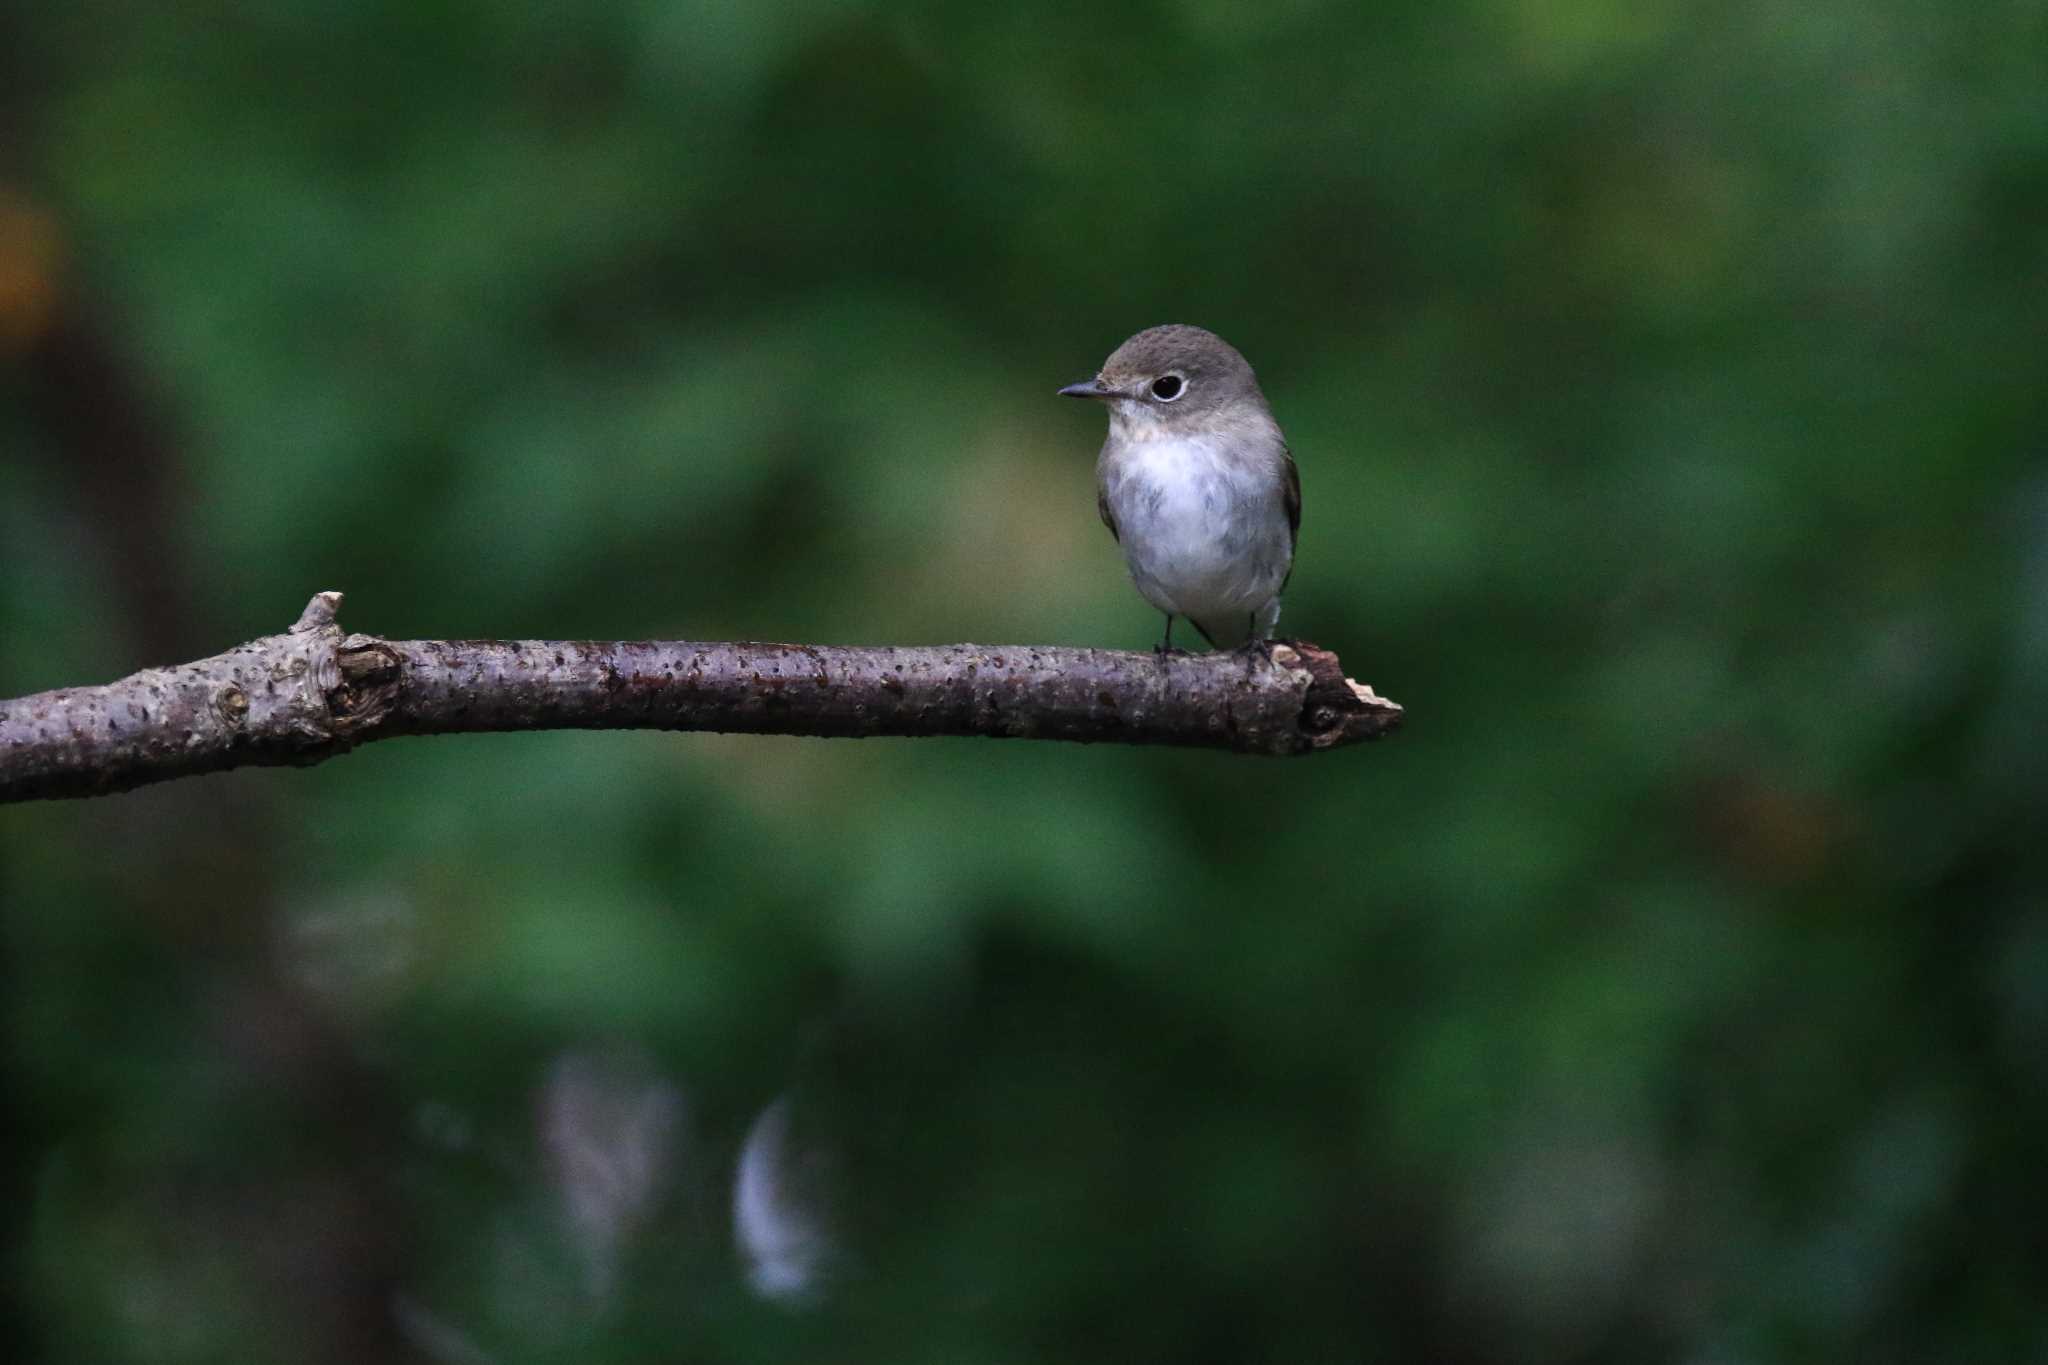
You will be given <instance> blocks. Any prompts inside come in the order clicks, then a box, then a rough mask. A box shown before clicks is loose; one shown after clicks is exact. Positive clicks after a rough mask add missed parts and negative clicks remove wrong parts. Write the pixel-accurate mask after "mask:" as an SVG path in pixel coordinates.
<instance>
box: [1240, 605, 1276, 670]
mask: <svg viewBox="0 0 2048 1365" xmlns="http://www.w3.org/2000/svg"><path fill="white" fill-rule="evenodd" d="M1245 629H1246V631H1247V634H1246V635H1245V640H1244V643H1243V644H1241V645H1239V646H1238V647H1237V652H1238V653H1240V654H1242V655H1244V659H1245V676H1246V677H1250V676H1251V675H1252V673H1253V672H1254V671H1256V669H1257V666H1258V665H1259V664H1261V663H1271V662H1273V641H1272V638H1271V637H1270V636H1265V635H1261V634H1259V614H1258V613H1257V612H1253V613H1252V615H1251V619H1250V621H1249V622H1247V623H1246V627H1245Z"/></svg>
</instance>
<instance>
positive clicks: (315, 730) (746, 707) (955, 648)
mask: <svg viewBox="0 0 2048 1365" xmlns="http://www.w3.org/2000/svg"><path fill="white" fill-rule="evenodd" d="M340 606H341V594H340V593H338V592H323V593H320V594H318V595H317V596H315V597H314V598H313V600H312V601H310V602H308V603H307V604H306V609H305V611H304V612H303V613H301V615H300V617H299V619H298V622H297V623H296V624H294V625H293V626H292V628H291V629H290V630H288V631H286V632H285V633H284V634H282V635H270V636H265V637H264V638H262V639H260V640H252V641H250V642H249V643H248V644H245V645H241V646H238V647H237V648H235V649H231V650H229V651H227V652H226V653H225V654H216V655H214V656H213V657H212V658H210V659H201V660H199V661H197V662H195V663H189V664H179V665H177V666H176V667H172V668H150V669H144V670H143V671H142V672H140V673H137V674H134V675H132V676H130V677H127V678H123V679H122V680H121V681H119V682H115V683H108V684H107V685H106V686H104V687H74V688H63V689H60V690H58V691H55V692H40V693H37V694H36V695H34V696H31V697H22V698H20V699H18V700H15V701H0V802H5V801H26V800H33V799H36V798H40V797H58V796H97V795H101V794H104V793H107V792H116V791H123V790H125V789H127V788H129V787H138V786H141V785H143V784H145V783H149V782H161V781H165V780H167V779H170V778H174V777H191V776H194V775H196V774H199V773H208V772H217V771H220V770H221V769H224V768H238V767H243V766H246V765H251V764H274V763H293V764H311V763H318V762H320V761H321V760H323V759H327V758H331V757H333V756H334V755H336V754H340V753H346V752H347V751H348V750H349V749H351V748H353V747H355V746H356V745H358V744H363V743H367V742H368V741H370V740H373V739H385V738H389V737H391V736H394V735H440V734H458V733H463V732H469V731H483V730H555V729H574V730H720V731H726V732H732V733H744V734H777V735H820V736H849V737H852V736H874V735H899V736H929V735H987V736H990V737H992V738H1010V739H1067V740H1078V741H1081V742H1083V743H1088V742H1110V743H1120V744H1176V745H1184V746H1189V747H1194V748H1208V749H1227V750H1232V751H1235V752H1237V753H1250V754H1307V753H1314V752H1316V751H1318V750H1322V749H1330V748H1336V747H1338V746H1340V745H1344V744H1351V743H1355V742H1357V741H1359V740H1365V739H1376V738H1378V737H1379V736H1381V735H1383V734H1386V733H1388V732H1389V731H1391V730H1393V729H1395V728H1397V727H1398V726H1399V725H1400V723H1401V717H1402V712H1401V708H1400V707H1399V706H1397V705H1395V704H1394V703H1393V702H1390V701H1387V700H1386V699H1385V698H1383V697H1379V696H1377V695H1375V694H1374V693H1373V691H1372V689H1371V688H1369V687H1365V686H1363V685H1361V684H1358V683H1354V682H1352V681H1351V680H1350V679H1348V678H1346V677H1345V676H1344V672H1343V669H1342V668H1341V667H1340V666H1339V664H1338V662H1337V656H1336V655H1334V654H1332V653H1330V652H1329V651H1327V650H1323V649H1319V648H1317V647H1316V646H1314V645H1311V644H1307V643H1303V642H1298V641H1297V642H1280V643H1275V644H1274V645H1273V646H1272V647H1271V649H1270V650H1269V651H1267V652H1266V653H1265V654H1263V655H1262V654H1257V653H1253V654H1245V653H1235V654H1203V655H1182V654H1176V655H1172V656H1170V657H1167V658H1164V659H1162V658H1160V657H1159V656H1158V655H1156V654H1152V653H1143V654H1137V653H1125V652H1120V651H1113V650H1100V649H1061V648H1047V647H1041V646H1032V645H994V646H990V645H939V646H932V647H927V648H914V649H892V648H886V647H884V648H845V647H836V646H826V645H784V644H749V643H734V644H721V643H697V642H692V641H684V640H639V641H619V642H612V641H592V640H384V639H379V638H377V637H375V636H370V635H346V634H344V633H343V631H342V629H341V627H340V625H338V624H337V623H336V620H335V614H336V612H337V611H338V610H339V608H340Z"/></svg>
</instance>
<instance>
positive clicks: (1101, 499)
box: [1095, 483, 1124, 545]
mask: <svg viewBox="0 0 2048 1365" xmlns="http://www.w3.org/2000/svg"><path fill="white" fill-rule="evenodd" d="M1095 515H1096V516H1098V517H1101V518H1102V524H1103V525H1104V526H1107V527H1108V528H1109V538H1110V539H1111V540H1113V541H1115V542H1116V543H1117V544H1119V545H1121V544H1123V540H1124V535H1123V532H1121V531H1119V530H1117V529H1116V514H1115V513H1114V512H1111V511H1110V510H1109V490H1108V489H1107V488H1105V487H1103V486H1102V485H1101V484H1100V483H1098V484H1096V485H1095Z"/></svg>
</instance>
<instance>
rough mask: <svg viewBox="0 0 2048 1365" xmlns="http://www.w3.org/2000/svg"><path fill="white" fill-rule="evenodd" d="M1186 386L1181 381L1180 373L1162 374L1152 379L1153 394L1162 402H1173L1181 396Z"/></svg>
mask: <svg viewBox="0 0 2048 1365" xmlns="http://www.w3.org/2000/svg"><path fill="white" fill-rule="evenodd" d="M1186 388H1187V385H1186V384H1184V383H1182V382H1181V377H1180V376H1179V375H1177V374H1162V375H1160V376H1159V377H1158V378H1157V379H1155V380H1153V381H1152V396H1153V397H1154V398H1157V399H1158V400H1159V401H1160V402H1162V403H1171V402H1172V401H1173V400H1174V399H1176V398H1178V397H1180V396H1181V393H1182V391H1183V390H1185V389H1186Z"/></svg>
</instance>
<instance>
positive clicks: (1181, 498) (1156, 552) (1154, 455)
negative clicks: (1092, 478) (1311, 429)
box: [1100, 426, 1294, 636]
mask: <svg viewBox="0 0 2048 1365" xmlns="http://www.w3.org/2000/svg"><path fill="white" fill-rule="evenodd" d="M1133 437H1135V439H1132V438H1133ZM1260 437H1261V439H1259V440H1257V441H1254V442H1251V443H1248V444H1249V448H1250V450H1252V451H1255V452H1256V453H1252V454H1247V449H1248V444H1247V443H1245V442H1244V440H1243V437H1242V436H1241V435H1240V434H1239V433H1235V432H1233V433H1228V434H1225V433H1202V434H1199V435H1194V436H1181V435H1170V434H1167V433H1166V432H1165V431H1162V430H1160V429H1159V428H1158V427H1156V426H1155V427H1153V428H1152V429H1151V430H1149V431H1144V432H1142V433H1141V432H1139V431H1129V432H1127V433H1126V435H1125V439H1122V440H1114V439H1113V440H1112V441H1111V444H1110V446H1109V447H1107V448H1105V449H1104V451H1103V458H1102V464H1101V470H1100V474H1101V480H1102V491H1103V496H1104V499H1105V500H1106V501H1107V502H1108V504H1109V508H1110V513H1111V515H1112V516H1114V517H1115V518H1116V524H1117V533H1118V538H1119V540H1120V541H1121V542H1122V545H1123V549H1124V557H1125V560H1126V562H1127V563H1128V564H1129V565H1130V570H1131V578H1132V581H1133V582H1134V583H1136V585H1137V588H1138V591H1139V592H1140V593H1142V594H1143V595H1144V596H1145V598H1146V600H1147V601H1149V602H1151V603H1152V605H1153V606H1155V607H1157V608H1159V610H1161V611H1163V612H1166V613H1168V614H1169V615H1176V616H1188V617H1192V618H1194V619H1196V620H1197V621H1200V622H1202V623H1203V624H1204V628H1205V629H1208V630H1210V633H1211V634H1212V635H1217V634H1219V633H1224V634H1230V635H1233V636H1240V635H1241V634H1242V632H1243V629H1244V627H1243V624H1242V622H1243V619H1244V618H1246V617H1248V616H1250V615H1252V614H1256V613H1261V612H1263V611H1265V610H1266V609H1267V608H1268V607H1269V606H1270V605H1271V604H1272V602H1273V599H1274V598H1275V596H1276V595H1277V594H1278V593H1279V591H1280V587H1281V585H1282V584H1283V583H1284V582H1285V581H1286V579H1287V570H1288V567H1289V565H1290V564H1291V562H1292V560H1293V555H1294V551H1293V537H1292V533H1291V531H1290V529H1289V527H1288V524H1287V512H1286V507H1285V504H1284V502H1283V495H1282V484H1281V476H1280V469H1281V458H1280V456H1281V451H1280V446H1279V440H1278V434H1277V433H1274V434H1273V435H1272V436H1270V437H1266V436H1265V435H1264V433H1260ZM1269 445H1270V447H1271V448H1270V449H1268V448H1267V447H1268V446H1269ZM1212 621H1213V622H1216V623H1218V625H1217V627H1216V628H1211V626H1210V624H1209V623H1210V622H1212Z"/></svg>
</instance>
